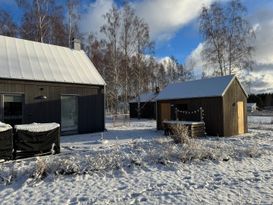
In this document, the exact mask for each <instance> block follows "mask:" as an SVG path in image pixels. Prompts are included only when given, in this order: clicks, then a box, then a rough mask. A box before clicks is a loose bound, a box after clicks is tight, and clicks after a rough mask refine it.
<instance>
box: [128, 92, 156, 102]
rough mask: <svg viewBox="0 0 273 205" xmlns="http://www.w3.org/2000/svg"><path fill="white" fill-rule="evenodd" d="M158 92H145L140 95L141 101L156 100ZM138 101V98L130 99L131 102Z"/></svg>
mask: <svg viewBox="0 0 273 205" xmlns="http://www.w3.org/2000/svg"><path fill="white" fill-rule="evenodd" d="M157 95H158V93H156V92H149V93H143V94H142V95H140V96H139V97H140V102H155V100H156V96H157ZM136 102H138V98H137V97H136V98H134V99H133V100H131V101H130V103H136Z"/></svg>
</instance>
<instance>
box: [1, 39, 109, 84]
mask: <svg viewBox="0 0 273 205" xmlns="http://www.w3.org/2000/svg"><path fill="white" fill-rule="evenodd" d="M0 78H7V79H20V80H35V81H48V82H64V83H79V84H93V85H105V81H104V80H103V79H102V77H101V75H100V74H99V72H98V71H97V70H96V68H95V67H94V65H93V64H92V62H91V61H90V60H89V58H88V57H87V55H86V54H85V53H84V51H82V50H73V49H70V48H66V47H61V46H56V45H50V44H44V43H38V42H34V41H28V40H23V39H18V38H11V37H6V36H1V35H0Z"/></svg>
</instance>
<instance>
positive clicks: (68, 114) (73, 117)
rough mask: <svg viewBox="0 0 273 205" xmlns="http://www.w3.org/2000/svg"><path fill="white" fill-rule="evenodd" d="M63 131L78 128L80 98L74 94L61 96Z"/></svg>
mask: <svg viewBox="0 0 273 205" xmlns="http://www.w3.org/2000/svg"><path fill="white" fill-rule="evenodd" d="M61 113H62V114H61V129H62V131H77V130H78V98H77V96H72V95H62V96H61Z"/></svg>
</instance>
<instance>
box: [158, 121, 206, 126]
mask: <svg viewBox="0 0 273 205" xmlns="http://www.w3.org/2000/svg"><path fill="white" fill-rule="evenodd" d="M163 123H167V124H182V125H200V124H204V122H196V121H163Z"/></svg>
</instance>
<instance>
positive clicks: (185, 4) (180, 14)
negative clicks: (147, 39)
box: [135, 0, 215, 40]
mask: <svg viewBox="0 0 273 205" xmlns="http://www.w3.org/2000/svg"><path fill="white" fill-rule="evenodd" d="M213 1H215V0H142V1H140V2H137V3H135V9H136V13H137V14H138V16H140V17H142V18H144V20H145V21H146V22H147V23H148V24H149V26H150V31H151V37H152V39H153V40H169V39H170V38H172V37H173V35H174V34H175V32H176V31H177V30H178V29H180V28H182V27H183V26H185V25H186V24H188V23H189V22H191V21H192V20H193V19H195V18H196V17H197V16H198V15H199V12H200V9H201V8H202V6H208V5H210V4H211V3H212V2H213Z"/></svg>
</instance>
